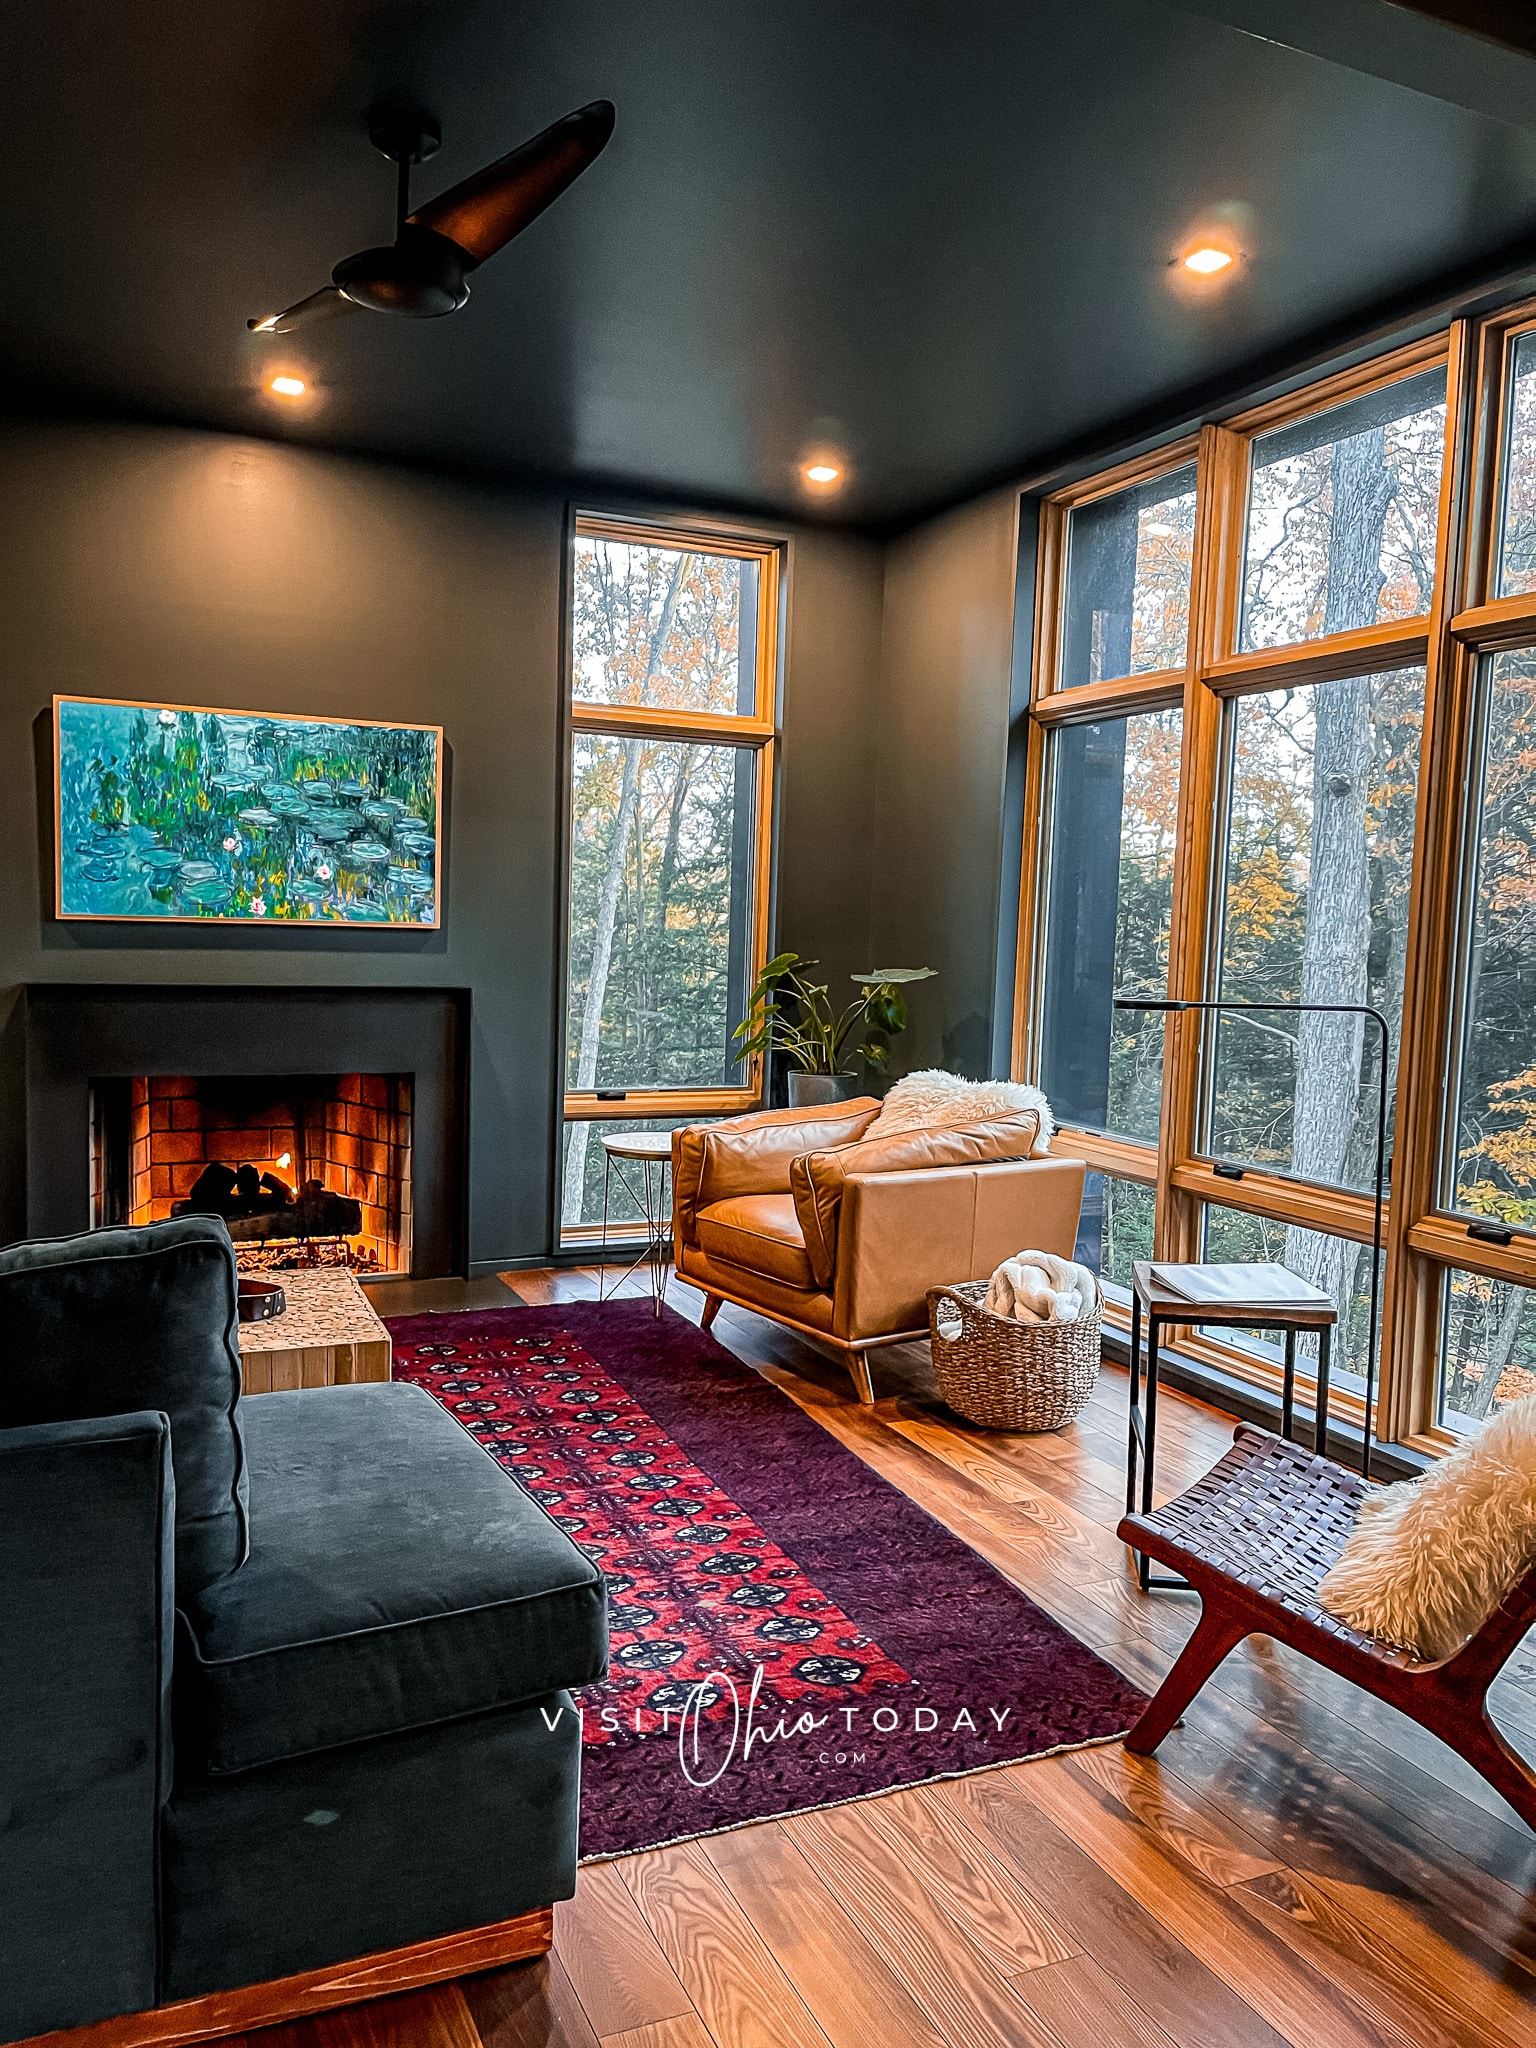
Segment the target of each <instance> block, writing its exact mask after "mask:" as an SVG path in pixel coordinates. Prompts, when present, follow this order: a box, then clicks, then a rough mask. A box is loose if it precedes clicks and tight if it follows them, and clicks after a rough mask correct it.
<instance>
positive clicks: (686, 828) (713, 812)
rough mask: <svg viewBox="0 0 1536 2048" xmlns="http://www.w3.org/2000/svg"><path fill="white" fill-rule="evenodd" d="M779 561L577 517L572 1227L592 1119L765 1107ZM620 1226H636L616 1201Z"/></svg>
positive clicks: (580, 1214) (569, 1041)
mask: <svg viewBox="0 0 1536 2048" xmlns="http://www.w3.org/2000/svg"><path fill="white" fill-rule="evenodd" d="M778 571H779V556H778V551H777V549H776V548H775V547H773V546H771V545H767V544H757V543H754V542H749V541H745V540H736V539H734V538H726V537H722V536H717V535H714V534H709V535H704V534H698V535H695V534H688V533H681V532H678V531H676V530H674V529H670V528H656V529H649V528H644V527H636V526H633V525H629V524H618V523H616V522H612V521H608V520H600V519H595V518H591V519H588V518H582V519H579V520H578V521H577V525H576V533H575V539H574V544H573V548H572V563H571V591H570V612H569V620H570V648H571V721H572V737H571V818H570V860H569V883H568V915H569V949H568V967H567V984H566V1042H565V1114H566V1138H565V1146H564V1160H563V1170H562V1176H561V1227H562V1233H563V1234H564V1235H565V1236H567V1237H571V1238H579V1237H580V1236H581V1235H582V1233H583V1232H584V1231H588V1230H590V1229H591V1228H593V1227H594V1226H596V1225H597V1224H598V1223H599V1221H600V1219H601V1216H602V1205H603V1199H604V1182H605V1175H604V1156H603V1152H602V1148H601V1146H599V1145H597V1144H596V1143H594V1142H593V1130H594V1126H596V1128H597V1129H598V1130H601V1129H602V1128H603V1127H604V1126H605V1125H606V1124H608V1123H609V1122H610V1121H612V1123H613V1125H614V1127H615V1128H619V1127H622V1128H623V1129H625V1130H629V1131H633V1130H636V1129H657V1130H661V1129H670V1128H672V1127H673V1126H674V1125H675V1124H676V1123H678V1122H680V1121H684V1120H687V1119H689V1118H695V1117H698V1116H702V1115H708V1114H709V1113H710V1112H711V1111H712V1110H713V1111H718V1112H720V1113H725V1112H727V1111H730V1110H736V1109H740V1108H743V1107H747V1106H749V1105H750V1104H751V1103H753V1102H754V1101H755V1100H756V1099H757V1094H758V1091H759V1088H760V1082H761V1076H760V1074H759V1073H758V1072H757V1071H756V1068H755V1066H753V1065H752V1064H751V1063H743V1062H741V1061H739V1060H738V1059H737V1058H736V1054H735V1048H734V1046H733V1043H732V1034H733V1033H734V1031H735V1029H736V1026H737V1025H738V1024H739V1023H740V1021H741V1019H742V1017H743V1016H744V1015H745V1011H746V1002H747V993H748V990H749V989H750V987H751V984H752V980H753V977H754V976H755V974H756V971H757V968H758V967H759V966H760V965H761V963H762V959H763V957H764V952H763V948H764V942H765V938H766V929H767V847H768V834H769V829H770V822H771V820H770V801H771V790H772V762H771V750H772V746H773V736H774V703H775V679H776V672H777V625H778V590H779V574H778ZM610 1194H611V1195H614V1196H615V1197H616V1199H617V1202H618V1203H619V1208H618V1210H617V1211H616V1212H614V1211H613V1204H612V1202H610V1211H611V1214H610V1221H620V1222H623V1221H627V1220H629V1209H630V1207H631V1206H632V1205H630V1204H628V1203H627V1201H626V1199H625V1197H624V1195H623V1192H622V1189H621V1188H620V1189H616V1190H615V1189H610Z"/></svg>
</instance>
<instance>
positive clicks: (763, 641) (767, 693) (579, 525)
mask: <svg viewBox="0 0 1536 2048" xmlns="http://www.w3.org/2000/svg"><path fill="white" fill-rule="evenodd" d="M570 533H571V540H572V545H573V547H574V543H575V542H576V541H577V540H607V541H616V542H618V543H620V544H622V545H626V546H631V547H662V548H673V549H677V550H679V551H682V552H687V553H696V554H708V555H723V556H726V557H729V558H732V559H735V560H740V561H752V562H756V563H757V564H758V598H757V621H756V643H755V644H756V666H755V677H754V687H753V708H752V710H751V711H750V712H749V713H741V712H713V711H686V710H676V709H663V708H659V707H658V708H657V709H656V710H654V711H653V710H651V709H649V708H648V707H646V706H643V705H633V704H602V703H597V702H593V701H592V700H590V699H585V698H577V697H576V696H575V694H574V691H573V688H572V674H571V666H570V662H569V660H567V662H566V672H565V675H564V678H563V684H564V689H565V693H566V712H567V718H568V725H569V730H570V731H571V732H572V733H576V732H585V733H593V734H597V735H600V736H603V737H606V738H610V739H619V740H627V739H640V738H643V739H649V740H658V741H666V740H671V741H680V742H682V743H684V744H689V745H702V746H731V747H738V748H744V749H746V750H748V751H750V752H751V753H752V755H753V785H752V786H753V852H752V860H751V890H752V902H751V931H750V935H749V952H748V961H747V971H748V977H749V979H748V986H749V987H750V986H751V984H752V982H755V980H756V978H757V976H758V974H759V973H760V972H761V970H762V967H763V965H764V963H765V962H766V960H767V958H768V944H769V936H770V930H771V922H772V893H773V847H774V829H775V815H774V813H775V804H774V799H775V793H776V786H777V768H778V748H779V743H780V739H781V731H780V724H779V703H780V695H781V688H780V684H781V667H782V646H783V624H784V603H785V586H786V577H785V571H786V566H787V564H786V555H787V543H786V541H785V540H784V539H783V538H781V537H778V536H773V535H762V536H759V535H755V534H751V533H747V532H743V531H741V530H739V529H734V528H728V527H719V528H717V527H715V526H713V525H711V524H710V523H708V522H707V521H705V522H692V521H689V520H685V519H680V520H671V519H654V520H652V519H639V518H633V517H625V516H615V515H610V514H607V513H600V512H580V511H578V512H577V513H575V515H574V517H573V518H572V521H571V526H570ZM566 603H567V607H569V603H570V596H569V590H567V597H566ZM565 781H566V793H565V801H566V807H567V812H568V811H569V806H570V800H571V798H570V791H571V775H570V770H569V765H567V771H566V777H565ZM567 832H569V826H567ZM565 870H566V872H565V879H564V893H565V898H566V902H565V905H564V911H563V916H562V920H561V927H562V931H563V934H564V948H563V975H564V980H563V982H562V991H561V1006H560V1009H561V1037H560V1045H559V1056H560V1063H561V1075H562V1080H563V1077H564V1072H565V1065H566V1061H567V1058H568V1056H569V1048H568V1046H567V1043H566V1031H567V1029H568V1018H567V1002H568V990H569V982H570V911H569V901H568V899H569V893H570V855H569V852H567V856H566V862H565ZM763 1081H764V1062H763V1059H762V1056H761V1055H760V1054H754V1055H753V1057H752V1059H751V1060H750V1061H749V1062H748V1063H747V1076H746V1079H745V1081H744V1082H741V1083H738V1084H735V1085H732V1086H721V1087H688V1088H628V1089H625V1090H624V1091H623V1093H622V1094H618V1093H617V1091H609V1090H606V1089H605V1090H603V1091H602V1095H601V1096H600V1095H599V1092H598V1091H597V1090H596V1089H575V1088H564V1089H563V1091H562V1112H561V1121H562V1125H563V1124H566V1123H577V1122H586V1123H595V1122H600V1121H604V1120H609V1119H613V1120H617V1119H625V1120H633V1121H637V1122H639V1121H650V1120H653V1119H658V1118H669V1117H691V1116H701V1117H702V1116H729V1115H733V1114H739V1113H741V1112H743V1111H746V1110H752V1109H756V1108H759V1107H760V1106H761V1103H762V1099H763ZM605 1098H606V1099H605ZM556 1228H557V1233H558V1236H559V1238H560V1241H561V1242H566V1243H576V1242H580V1241H582V1240H581V1238H580V1235H579V1233H580V1232H581V1231H582V1230H583V1229H584V1228H585V1226H580V1225H575V1226H566V1225H562V1224H561V1223H560V1221H559V1218H558V1215H557V1217H556Z"/></svg>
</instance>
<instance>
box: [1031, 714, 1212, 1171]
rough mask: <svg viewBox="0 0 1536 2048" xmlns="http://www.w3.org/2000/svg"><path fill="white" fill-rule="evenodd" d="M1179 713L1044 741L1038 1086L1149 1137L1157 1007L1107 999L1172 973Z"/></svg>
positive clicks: (1154, 990) (1111, 1125)
mask: <svg viewBox="0 0 1536 2048" xmlns="http://www.w3.org/2000/svg"><path fill="white" fill-rule="evenodd" d="M1181 729H1182V714H1181V713H1180V712H1178V711H1176V710H1175V711H1149V712H1142V713H1138V714H1137V715H1136V716H1135V717H1132V718H1111V719H1104V720H1102V721H1101V722H1099V723H1096V724H1093V725H1069V726H1064V727H1062V728H1061V729H1060V730H1059V731H1058V732H1057V733H1056V734H1055V736H1054V738H1053V740H1052V755H1051V839H1050V869H1049V880H1048V889H1049V898H1048V902H1047V905H1046V951H1045V989H1044V1018H1043V1027H1044V1028H1043V1042H1042V1056H1041V1086H1042V1087H1043V1088H1044V1090H1045V1093H1046V1095H1047V1097H1048V1099H1049V1101H1050V1104H1051V1107H1052V1109H1053V1110H1054V1111H1055V1114H1056V1117H1057V1119H1058V1121H1060V1122H1063V1123H1070V1124H1077V1125H1079V1126H1080V1127H1082V1128H1084V1129H1087V1130H1100V1131H1111V1132H1114V1133H1116V1134H1117V1135H1119V1136H1121V1137H1127V1138H1142V1139H1145V1140H1147V1142H1149V1143H1151V1144H1156V1142H1157V1127H1158V1116H1159V1110H1160V1104H1161V1097H1162V1064H1163V1019H1162V1018H1161V1017H1160V1016H1158V1015H1156V1014H1152V1015H1138V1014H1137V1013H1135V1012H1132V1011H1126V1010H1115V1009H1114V1008H1113V1007H1112V1004H1113V998H1114V996H1115V995H1116V994H1117V993H1119V992H1121V991H1126V990H1129V991H1131V992H1134V993H1139V994H1156V995H1162V994H1164V993H1165V992H1166V990H1167V985H1168V928H1169V920H1170V917H1171V914H1172V906H1173V845H1174V830H1175V825H1176V823H1177V818H1178V804H1179V739H1180V733H1181Z"/></svg>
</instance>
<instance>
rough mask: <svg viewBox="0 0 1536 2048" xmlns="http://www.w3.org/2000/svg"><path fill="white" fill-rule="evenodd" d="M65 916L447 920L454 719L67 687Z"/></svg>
mask: <svg viewBox="0 0 1536 2048" xmlns="http://www.w3.org/2000/svg"><path fill="white" fill-rule="evenodd" d="M53 724H54V761H55V776H56V797H57V812H56V824H57V829H58V902H57V907H58V914H59V916H60V917H71V918H73V917H87V918H125V917H126V918H171V919H177V920H180V921H184V922H197V923H204V922H208V921H218V922H225V923H229V922H237V923H241V924H273V923H281V924H392V925H416V926H421V925H431V926H435V925H436V924H437V923H438V921H439V917H440V914H441V913H440V902H439V896H438V858H439V853H440V850H441V844H442V840H441V832H440V827H439V799H440V785H441V774H442V739H443V735H442V728H441V727H440V726H435V725H382V724H375V723H372V722H369V721H365V720H355V721H346V722H343V721H341V720H337V719H326V718H300V717H287V716H278V715H276V714H273V713H265V712H261V713H258V712H250V711H209V710H195V709H189V708H188V707H186V706H184V705H177V704H137V703H122V702H119V701H116V700H111V699H107V698H102V697H55V698H54V700H53Z"/></svg>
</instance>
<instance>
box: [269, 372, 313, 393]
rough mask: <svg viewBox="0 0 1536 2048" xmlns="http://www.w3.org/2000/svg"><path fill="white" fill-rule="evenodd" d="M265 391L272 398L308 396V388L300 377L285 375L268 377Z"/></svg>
mask: <svg viewBox="0 0 1536 2048" xmlns="http://www.w3.org/2000/svg"><path fill="white" fill-rule="evenodd" d="M267 389H268V390H269V391H270V392H271V394H272V396H273V397H274V398H305V397H307V396H308V394H309V386H308V385H307V384H306V383H305V382H304V379H303V378H302V377H290V376H286V375H279V376H276V377H269V378H268V379H267Z"/></svg>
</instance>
